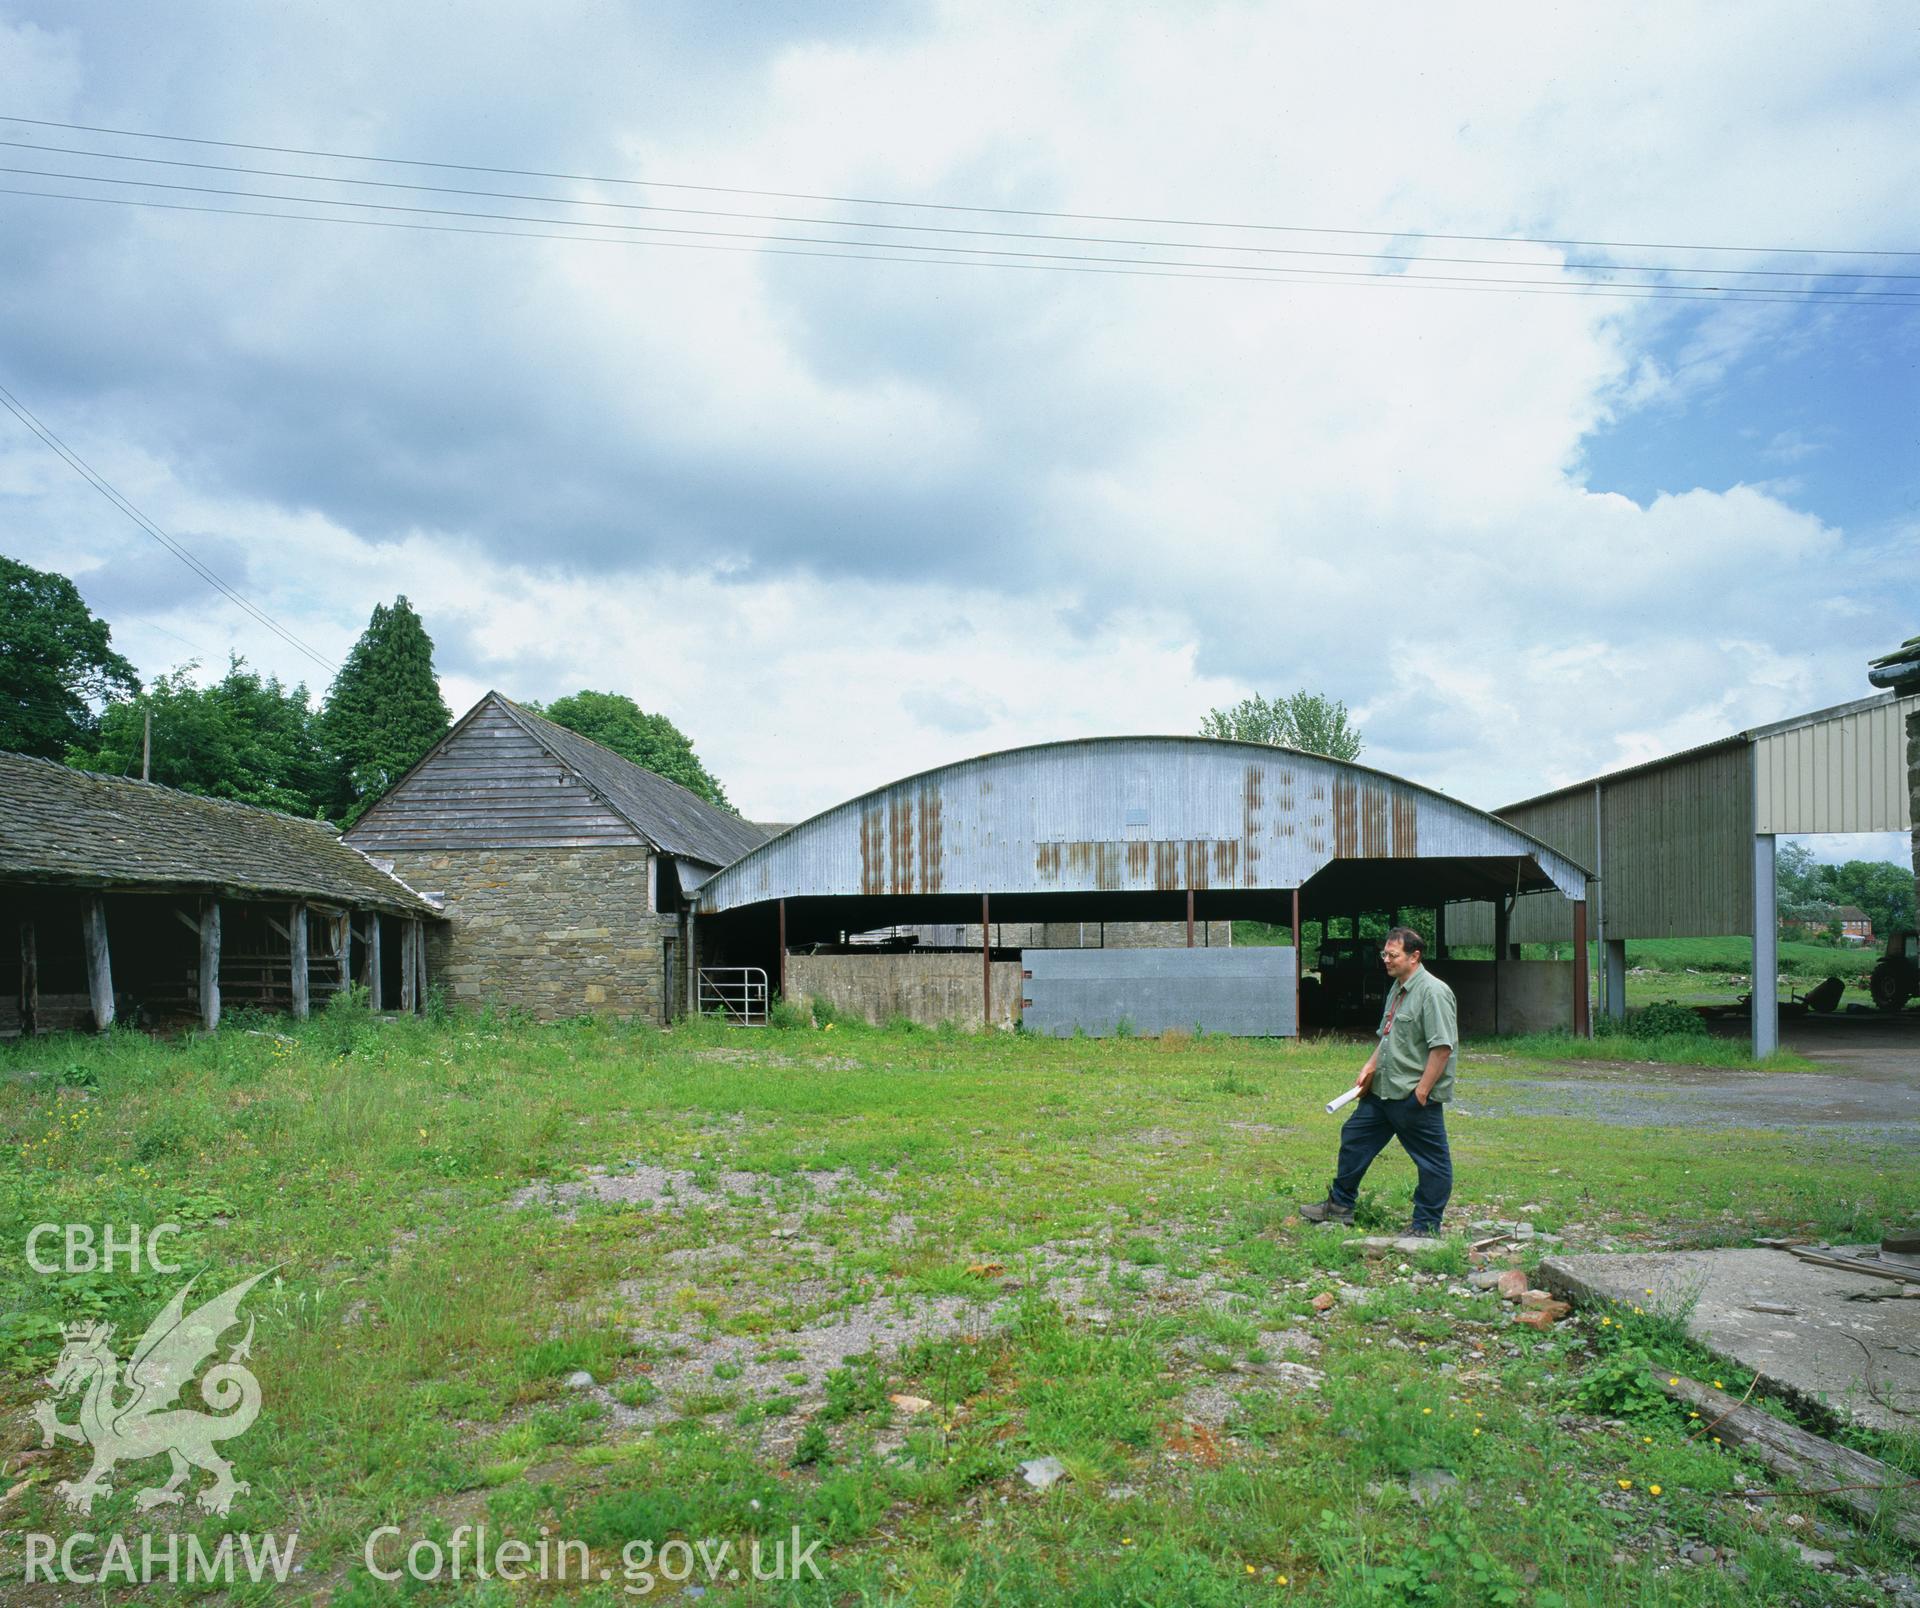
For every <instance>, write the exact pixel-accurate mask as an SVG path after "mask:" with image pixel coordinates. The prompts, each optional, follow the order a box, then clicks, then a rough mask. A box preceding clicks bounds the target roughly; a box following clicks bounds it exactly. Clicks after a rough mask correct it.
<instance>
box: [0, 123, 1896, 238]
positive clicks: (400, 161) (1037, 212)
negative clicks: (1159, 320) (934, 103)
mask: <svg viewBox="0 0 1920 1608" xmlns="http://www.w3.org/2000/svg"><path fill="white" fill-rule="evenodd" d="M0 121H6V122H12V123H24V124H26V125H28V126H30V127H34V128H61V129H68V130H71V131H73V132H76V133H85V134H110V135H115V136H118V137H120V138H123V139H140V140H161V141H166V142H168V143H170V144H176V145H204V146H212V147H216V148H218V149H222V150H229V151H257V152H262V153H266V154H271V155H275V156H314V157H323V158H326V159H328V160H330V161H337V162H373V163H380V164H382V165H385V166H390V167H424V168H437V169H439V170H441V171H442V172H451V173H495V174H500V175H503V176H506V177H511V178H528V179H561V180H565V181H568V182H570V183H576V184H619V185H631V186H639V187H642V188H652V189H660V190H685V191H689V192H693V193H698V194H704V195H745V196H757V197H760V198H762V199H766V200H778V201H818V202H828V203H831V204H834V205H838V206H859V207H897V208H905V209H912V210H917V211H928V212H965V213H974V214H977V215H984V216H994V217H1012V218H1054V219H1058V220H1061V221H1064V222H1076V223H1133V224H1147V225H1152V226H1158V227H1165V228H1177V229H1245V230H1261V231H1265V232H1269V233H1279V234H1311V235H1346V236H1351V237H1355V238H1359V239H1369V240H1451V241H1462V242H1467V243H1472V244H1482V245H1491V244H1500V245H1533V246H1573V247H1590V248H1594V249H1597V250H1603V251H1724V252H1740V253H1748V254H1752V255H1756V256H1791V255H1809V256H1822V257H1920V250H1911V251H1889V250H1869V249H1838V248H1834V247H1811V246H1744V245H1721V244H1702V243H1698V242H1693V243H1685V242H1674V241H1655V240H1596V239H1572V238H1562V237H1556V236H1549V235H1520V234H1505V235H1497V234H1454V233H1444V232H1441V231H1438V230H1420V229H1360V228H1335V227H1328V226H1325V225H1316V224H1299V223H1250V222H1246V221H1232V220H1220V219H1208V218H1164V217H1149V216H1140V215H1135V214H1128V213H1107V212H1065V211H1051V210H1045V209H1041V208H1036V207H994V206H980V205H977V204H972V203H965V202H953V201H900V200H889V199H886V198H884V197H877V196H854V195H832V194H825V193H820V192H815V191H807V190H769V189H752V188H747V187H745V186H741V185H727V184H690V183H686V182H684V181H676V180H668V179H651V178H649V179H635V178H619V177H610V176H607V175H604V174H602V175H596V174H589V173H565V172H555V171H552V170H549V169H542V168H517V167H491V166H487V165H485V164H482V163H477V162H447V161H437V160H432V159H429V158H424V157H405V156H370V155H366V154H364V153H361V152H354V151H327V150H316V149H312V148H310V147H305V146H297V145H268V144H263V143H248V142H244V141H239V140H216V139H207V138H200V137H196V136H193V135H187V134H159V133H153V132H151V131H148V130H145V129H131V128H112V127H107V126H103V125H101V124H96V123H69V122H61V121H58V120H55V119H53V118H42V117H16V116H13V115H11V114H6V113H0Z"/></svg>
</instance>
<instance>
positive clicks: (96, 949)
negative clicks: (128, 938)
mask: <svg viewBox="0 0 1920 1608" xmlns="http://www.w3.org/2000/svg"><path fill="white" fill-rule="evenodd" d="M86 900H87V902H86V903H85V904H84V905H83V906H82V907H81V910H80V936H81V938H82V939H83V940H84V941H85V944H86V951H87V993H88V994H89V996H91V998H92V1002H93V1024H94V1026H95V1027H97V1028H99V1029H100V1030H101V1031H102V1032H103V1033H104V1032H105V1031H106V1030H107V1029H108V1028H110V1027H112V1026H113V959H112V957H111V956H110V955H109V954H108V953H107V901H106V900H105V899H104V898H102V897H101V896H100V895H99V894H97V893H90V894H88V895H87V896H86Z"/></svg>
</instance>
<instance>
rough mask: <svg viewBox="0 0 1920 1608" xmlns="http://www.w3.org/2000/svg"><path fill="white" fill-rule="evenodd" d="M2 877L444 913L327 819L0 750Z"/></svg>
mask: <svg viewBox="0 0 1920 1608" xmlns="http://www.w3.org/2000/svg"><path fill="white" fill-rule="evenodd" d="M0 882H30V883H54V884H64V885H66V886H70V887H94V888H142V887H147V888H155V889H158V888H210V889H218V890H221V891H224V892H230V893H236V894H250V895H256V896H259V897H263V898H299V899H320V900H325V901H328V902H331V903H334V904H341V905H349V906H352V907H354V908H356V909H376V910H386V911H396V912H401V913H404V914H406V915H417V916H437V915H438V914H439V911H438V910H437V909H436V908H435V907H434V906H433V905H432V904H430V903H429V902H428V901H427V900H425V899H423V898H422V897H421V896H420V895H419V894H417V893H415V892H414V890H413V889H412V888H409V887H408V886H407V885H406V884H405V883H404V882H402V881H401V880H400V879H399V878H398V877H396V876H393V875H391V874H390V873H388V872H385V871H382V870H381V869H379V868H378V867H377V866H375V865H374V863H373V862H372V861H371V860H369V859H368V858H367V857H366V856H365V855H364V854H362V853H361V852H360V851H359V850H358V849H356V848H353V847H352V846H350V845H349V844H346V843H343V842H342V841H341V840H340V835H339V834H338V833H337V832H335V831H334V829H333V828H332V827H331V826H329V825H328V824H327V823H326V822H325V821H303V820H301V819H299V818H298V817H296V816H292V815H282V814H280V813H279V812H278V811H276V810H264V809H257V808H255V807H254V806H253V805H251V804H235V803H231V802H229V801H228V800H226V799H218V798H201V797H199V796H198V795H196V794H193V793H182V792H178V791H176V790H175V789H173V788H171V787H161V786H159V785H158V784H157V783H154V782H136V781H130V780H128V779H127V778H125V777H120V776H99V775H95V774H94V773H93V772H91V771H77V770H70V769H68V767H66V766H65V765H59V764H56V763H55V762H54V761H52V760H50V759H32V758H29V757H28V756H27V755H25V754H9V753H0Z"/></svg>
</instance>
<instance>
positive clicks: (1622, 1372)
mask: <svg viewBox="0 0 1920 1608" xmlns="http://www.w3.org/2000/svg"><path fill="white" fill-rule="evenodd" d="M1653 1366H1654V1363H1653V1358H1651V1357H1650V1356H1648V1355H1647V1353H1646V1351H1645V1349H1644V1348H1643V1347H1640V1346H1637V1345H1627V1346H1620V1347H1618V1348H1617V1349H1615V1350H1613V1351H1611V1352H1609V1353H1608V1354H1607V1355H1606V1356H1604V1357H1602V1358H1601V1359H1600V1360H1599V1361H1598V1362H1596V1363H1595V1364H1594V1365H1593V1366H1592V1367H1591V1368H1589V1369H1587V1371H1586V1372H1585V1373H1583V1374H1581V1375H1580V1376H1579V1377H1578V1378H1576V1379H1575V1380H1574V1381H1573V1382H1572V1384H1571V1385H1570V1386H1569V1387H1568V1390H1567V1397H1566V1400H1567V1405H1568V1406H1570V1407H1577V1408H1579V1409H1580V1410H1581V1411H1582V1412H1589V1413H1604V1414H1606V1415H1608V1416H1610V1417H1614V1418H1633V1417H1637V1416H1640V1415H1643V1414H1647V1413H1655V1412H1661V1411H1664V1410H1665V1408H1666V1405H1667V1398H1666V1396H1665V1394H1664V1393H1663V1392H1662V1391H1661V1389H1660V1387H1659V1386H1658V1385H1656V1384H1655V1383H1654V1382H1653Z"/></svg>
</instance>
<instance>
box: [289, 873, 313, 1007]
mask: <svg viewBox="0 0 1920 1608" xmlns="http://www.w3.org/2000/svg"><path fill="white" fill-rule="evenodd" d="M307 951H308V944H307V907H306V906H305V905H303V904H301V903H300V902H299V901H298V900H295V901H294V904H293V908H292V910H291V912H290V913H289V915H288V918H287V984H288V994H289V996H290V998H291V1000H292V1009H293V1019H294V1020H295V1021H296V1022H304V1021H305V1020H306V1019H307V1011H308V1007H309V994H308V990H309V988H310V987H311V985H312V982H313V971H312V966H311V959H312V957H311V956H310V955H309V954H308V952H307Z"/></svg>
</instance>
